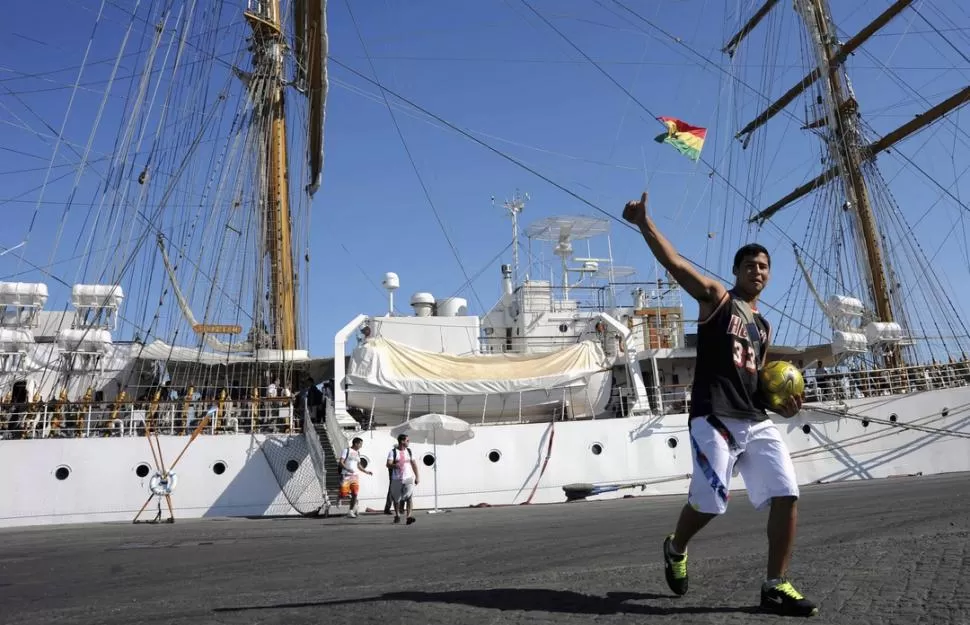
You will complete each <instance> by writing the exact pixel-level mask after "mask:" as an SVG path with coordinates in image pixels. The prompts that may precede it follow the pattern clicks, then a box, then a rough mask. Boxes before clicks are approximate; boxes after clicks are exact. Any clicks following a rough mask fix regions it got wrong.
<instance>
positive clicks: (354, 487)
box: [337, 437, 374, 519]
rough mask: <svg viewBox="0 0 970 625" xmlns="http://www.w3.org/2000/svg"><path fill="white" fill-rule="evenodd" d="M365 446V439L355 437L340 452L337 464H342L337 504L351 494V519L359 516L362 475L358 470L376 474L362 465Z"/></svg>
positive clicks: (348, 515) (349, 513)
mask: <svg viewBox="0 0 970 625" xmlns="http://www.w3.org/2000/svg"><path fill="white" fill-rule="evenodd" d="M363 446H364V439H362V438H359V437H358V438H355V439H354V440H353V441H351V443H350V447H348V448H347V449H345V450H344V452H343V453H342V454H340V460H338V461H337V464H339V465H340V477H341V479H340V492H338V493H337V505H338V506H339V505H340V500H341V499H342V498H344V497H347V496H348V495H349V496H350V512H348V513H347V517H348V518H351V519H356V518H357V493H358V492H360V476H359V475H358V473H357V472H358V471H360V472H361V473H366V474H367V475H374V474H373V473H371V472H370V471H368V470H367V469H365V468H364V467H362V466H360V448H361V447H363Z"/></svg>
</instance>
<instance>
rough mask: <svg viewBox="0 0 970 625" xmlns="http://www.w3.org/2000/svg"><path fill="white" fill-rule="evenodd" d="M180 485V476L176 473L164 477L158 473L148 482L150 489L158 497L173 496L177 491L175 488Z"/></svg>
mask: <svg viewBox="0 0 970 625" xmlns="http://www.w3.org/2000/svg"><path fill="white" fill-rule="evenodd" d="M177 484H178V476H177V475H175V474H174V473H169V474H168V475H165V476H163V475H162V474H161V473H158V472H156V473H155V475H153V476H152V479H151V480H149V482H148V488H149V489H150V490H151V491H152V493H153V494H155V495H156V496H158V497H161V496H163V495H171V494H172V492H174V491H175V486H176V485H177Z"/></svg>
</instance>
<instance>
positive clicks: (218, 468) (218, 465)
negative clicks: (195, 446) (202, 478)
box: [212, 460, 226, 475]
mask: <svg viewBox="0 0 970 625" xmlns="http://www.w3.org/2000/svg"><path fill="white" fill-rule="evenodd" d="M212 472H213V473H215V474H216V475H222V474H223V473H225V472H226V463H225V462H223V461H222V460H217V461H216V462H215V464H213V465H212Z"/></svg>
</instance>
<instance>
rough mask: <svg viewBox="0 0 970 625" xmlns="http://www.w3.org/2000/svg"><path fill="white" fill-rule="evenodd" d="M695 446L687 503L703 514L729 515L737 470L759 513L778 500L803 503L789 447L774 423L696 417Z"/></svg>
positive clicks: (693, 427)
mask: <svg viewBox="0 0 970 625" xmlns="http://www.w3.org/2000/svg"><path fill="white" fill-rule="evenodd" d="M690 443H691V455H692V456H693V459H694V472H693V474H692V475H691V480H690V491H689V492H688V495H687V502H688V503H689V504H690V505H691V507H693V508H694V509H695V510H697V511H698V512H704V513H706V514H723V513H724V512H725V511H726V510H727V505H728V499H729V497H730V495H729V489H730V487H731V474H732V473H733V472H734V469H735V467H736V468H737V470H738V473H740V474H741V477H742V478H744V485H745V487H746V488H747V491H748V499H749V500H750V501H751V505H753V506H754V507H755V509H757V510H761V509H763V508H764V507H765V506H767V505H768V503H769V502H770V501H771V499H772V498H773V497H798V480H797V478H796V477H795V467H794V465H793V464H792V461H791V455H790V454H789V453H788V446H787V445H785V441H784V440H782V438H781V433H780V432H779V431H778V427H777V426H776V425H775V424H774V422H772V421H771V420H770V419H768V420H765V421H760V422H755V421H745V420H742V419H731V418H727V417H707V418H704V417H694V418H692V419H691V420H690Z"/></svg>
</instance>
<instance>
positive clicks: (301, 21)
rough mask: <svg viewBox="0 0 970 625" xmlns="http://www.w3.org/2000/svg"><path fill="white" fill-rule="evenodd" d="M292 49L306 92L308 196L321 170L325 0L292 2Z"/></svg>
mask: <svg viewBox="0 0 970 625" xmlns="http://www.w3.org/2000/svg"><path fill="white" fill-rule="evenodd" d="M293 49H294V51H295V56H296V65H297V70H296V72H297V75H296V84H297V88H298V89H300V90H301V91H305V92H306V93H307V98H308V99H309V106H307V164H308V165H309V168H310V171H309V183H308V184H307V189H306V190H307V193H308V194H310V195H311V196H312V195H313V194H314V193H316V191H317V189H319V188H320V180H321V177H322V173H323V130H324V122H325V120H326V116H327V88H328V86H329V83H328V81H327V54H328V44H327V2H326V0H295V1H294V2H293Z"/></svg>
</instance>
